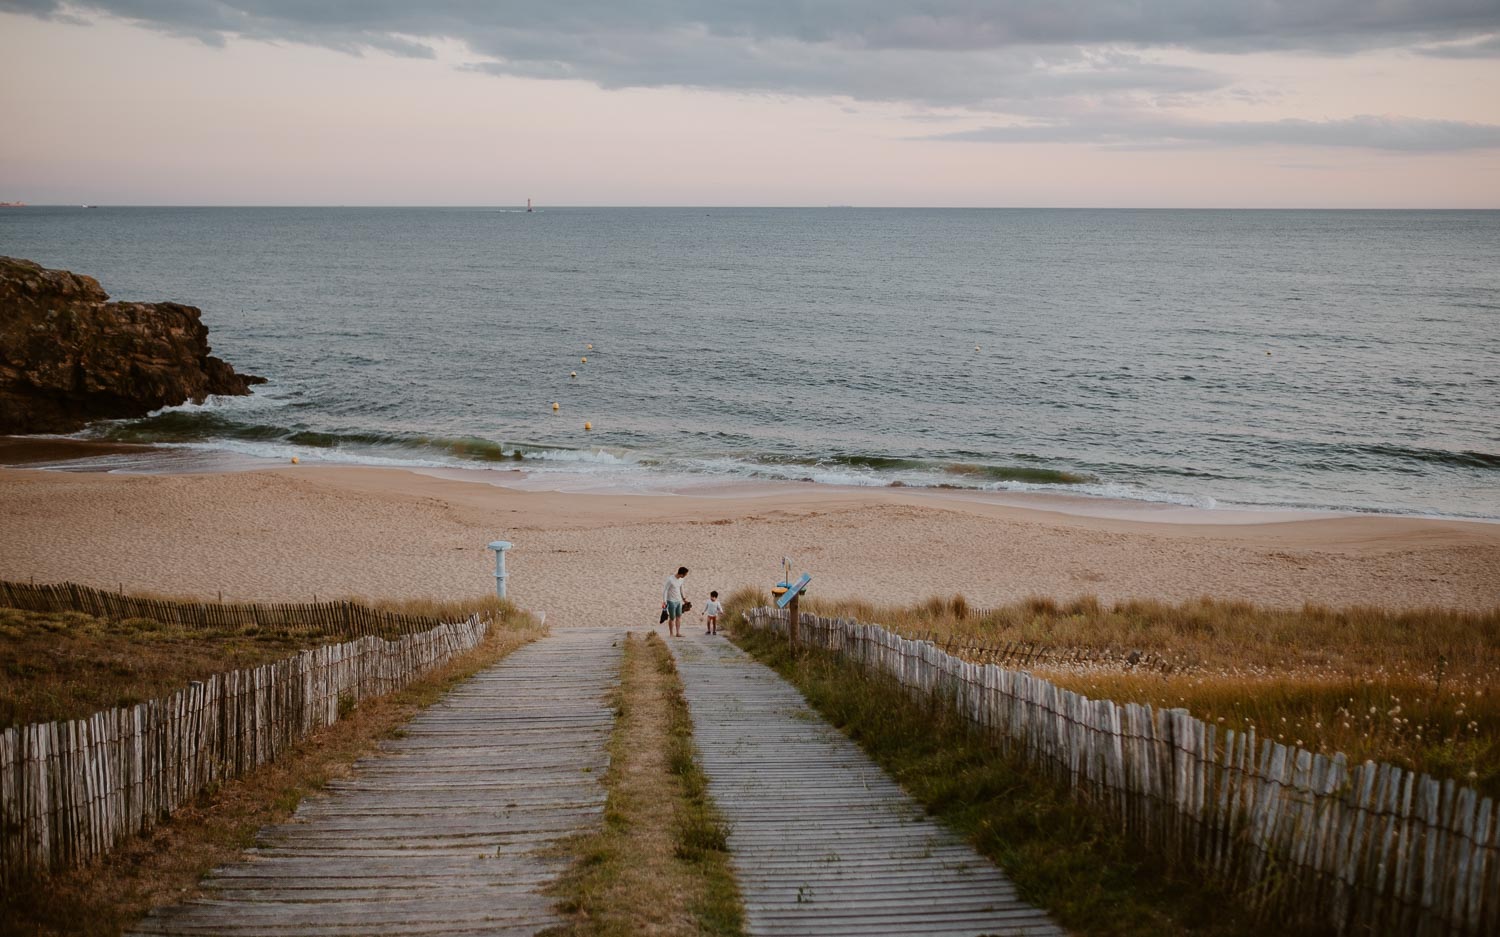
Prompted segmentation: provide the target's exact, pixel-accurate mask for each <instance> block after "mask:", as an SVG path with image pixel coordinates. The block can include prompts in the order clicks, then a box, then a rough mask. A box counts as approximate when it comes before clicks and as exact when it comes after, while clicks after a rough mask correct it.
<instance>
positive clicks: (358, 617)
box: [0, 581, 442, 638]
mask: <svg viewBox="0 0 1500 937" xmlns="http://www.w3.org/2000/svg"><path fill="white" fill-rule="evenodd" d="M0 607H6V608H20V609H25V610H27V611H32V612H84V613H86V614H89V615H93V616H94V617H96V618H109V619H115V620H119V619H125V618H149V619H152V620H153V621H160V622H165V623H167V624H173V625H180V626H183V627H188V628H243V627H246V626H250V625H254V626H258V627H261V628H266V629H270V630H277V631H287V632H293V633H299V634H306V633H317V634H336V635H341V636H345V637H350V638H354V637H363V636H365V635H378V636H380V637H385V638H395V637H400V636H401V635H403V634H415V633H417V632H420V631H428V630H430V629H432V628H435V627H437V626H438V625H439V624H442V622H440V621H438V619H436V618H429V617H426V616H422V615H401V614H397V613H394V612H385V611H380V610H379V609H374V608H370V607H369V606H368V605H361V604H359V603H358V602H301V603H242V604H233V603H231V604H223V603H215V602H180V601H175V600H171V599H147V598H140V597H138V596H133V595H124V594H122V593H118V592H110V591H108V590H105V589H95V588H94V587H92V586H81V585H78V584H77V583H74V582H60V583H25V582H3V581H0Z"/></svg>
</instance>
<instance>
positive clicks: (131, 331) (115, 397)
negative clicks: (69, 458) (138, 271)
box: [0, 257, 265, 434]
mask: <svg viewBox="0 0 1500 937" xmlns="http://www.w3.org/2000/svg"><path fill="white" fill-rule="evenodd" d="M198 315H199V312H198V310H197V309H196V308H194V307H192V306H183V305H181V304H179V303H112V302H109V295H108V294H107V293H105V292H104V290H103V289H101V288H100V286H99V281H97V280H95V279H94V278H93V277H86V276H82V275H81V274H77V273H69V272H68V271H66V270H48V269H46V268H45V267H42V266H41V265H39V264H35V263H32V262H31V261H29V260H17V259H14V258H11V257H0V433H11V434H24V433H66V432H71V431H73V430H76V429H78V428H80V427H82V426H83V425H84V424H85V423H88V422H89V421H91V420H98V419H108V418H121V417H136V416H144V415H145V414H147V413H150V412H151V411H152V410H156V409H158V408H160V407H167V406H175V405H176V404H180V403H185V402H187V401H189V400H191V401H194V402H198V403H201V402H202V401H203V399H204V398H206V397H208V396H209V395H210V394H248V393H250V385H252V384H261V383H264V382H265V378H260V377H255V376H253V375H249V374H237V373H235V370H234V368H232V367H230V366H229V364H228V363H226V362H224V361H221V360H220V359H218V358H215V357H213V356H212V355H210V354H209V351H210V349H209V347H208V327H207V326H205V325H204V324H203V323H202V322H201V321H200V320H199V318H198Z"/></svg>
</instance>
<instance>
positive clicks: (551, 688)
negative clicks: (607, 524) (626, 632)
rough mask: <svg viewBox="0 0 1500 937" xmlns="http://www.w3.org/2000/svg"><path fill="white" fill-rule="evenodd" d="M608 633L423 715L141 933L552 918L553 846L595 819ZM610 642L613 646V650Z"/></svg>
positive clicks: (480, 680) (538, 647)
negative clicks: (544, 891) (546, 892)
mask: <svg viewBox="0 0 1500 937" xmlns="http://www.w3.org/2000/svg"><path fill="white" fill-rule="evenodd" d="M620 643H621V642H620V640H619V636H618V632H606V631H602V630H597V629H587V630H584V629H574V630H567V631H560V632H555V633H553V634H552V635H549V636H548V637H545V638H543V639H541V640H540V641H538V642H536V643H535V644H532V645H529V646H527V647H524V648H521V649H520V650H518V651H516V652H514V653H513V654H511V655H510V656H509V657H507V658H506V659H505V660H503V661H501V662H500V664H498V665H497V666H495V667H494V668H492V669H490V670H488V671H486V672H484V673H482V674H480V675H479V676H477V677H475V678H474V679H473V680H471V681H469V682H468V683H466V684H464V685H463V686H461V687H460V688H459V689H458V690H456V691H455V692H454V693H452V694H450V695H449V696H448V697H447V698H446V699H444V700H443V701H442V702H440V703H437V704H436V705H434V706H432V707H430V708H428V709H427V710H425V711H424V712H422V713H421V714H420V715H418V716H417V717H416V718H415V719H413V720H412V721H411V723H409V724H408V725H407V727H406V733H405V735H404V737H403V738H400V739H396V740H392V741H390V742H387V743H385V744H384V745H383V746H382V747H383V751H382V753H381V754H379V755H376V756H374V757H371V758H368V759H365V760H363V761H361V762H360V763H359V764H358V766H357V767H356V770H355V772H354V774H353V775H352V776H351V777H349V778H348V779H346V780H343V781H338V782H335V783H334V784H332V785H330V788H329V792H328V795H327V796H322V797H317V798H313V799H310V800H308V801H305V802H304V803H303V804H302V806H301V807H300V808H299V809H298V811H297V813H296V816H295V817H294V818H293V819H292V821H291V822H289V823H286V824H284V825H281V826H276V827H270V828H267V829H265V830H262V831H261V834H260V838H259V846H258V848H256V849H254V850H252V851H251V853H250V854H249V855H248V857H247V858H246V859H245V861H243V862H240V863H237V864H235V865H232V866H229V867H226V868H222V869H219V870H217V871H216V872H215V873H214V874H213V875H211V876H210V877H209V879H208V881H207V882H206V883H205V884H206V887H207V888H209V889H210V893H209V895H208V896H207V897H205V898H202V899H198V900H194V901H191V902H189V903H186V904H183V905H178V906H176V907H173V908H167V909H163V910H159V911H157V912H154V913H153V914H152V915H151V916H150V917H148V918H147V919H146V920H145V921H143V922H142V923H141V925H140V926H139V928H137V930H136V931H135V933H136V934H141V935H147V934H151V935H164V934H175V935H183V934H198V935H206V934H224V935H251V934H267V935H270V934H274V935H280V937H291V935H335V934H343V935H354V934H371V935H377V934H378V935H385V934H422V935H435V934H532V933H535V932H536V931H537V930H539V929H541V928H542V927H546V926H548V925H550V924H554V923H560V920H559V919H558V918H557V917H556V916H555V915H554V914H553V913H552V910H551V901H550V900H549V899H547V898H546V897H544V896H542V895H541V894H539V890H540V888H541V887H543V886H545V885H546V884H548V883H549V882H551V881H552V880H553V879H554V878H556V877H557V875H558V874H560V873H561V872H562V871H563V870H564V869H565V868H566V866H567V860H566V858H560V857H555V856H550V855H548V854H547V852H546V850H547V847H549V846H550V845H552V844H553V843H555V842H556V841H557V840H558V839H560V838H561V837H563V836H566V835H568V834H570V833H573V832H574V831H577V830H579V829H582V828H586V827H589V826H592V825H593V824H595V823H597V822H598V820H599V816H600V814H601V813H602V811H603V807H604V788H603V784H602V780H603V777H604V773H605V770H606V769H607V767H608V756H607V745H608V741H609V736H610V732H611V730H612V728H613V726H614V713H613V712H612V711H611V709H610V708H609V705H608V700H607V696H608V694H609V690H610V689H611V688H612V687H613V686H614V685H615V683H616V682H617V681H618V679H619V671H620V666H619V664H620V654H621V648H620V646H619V645H620ZM612 645H614V646H612Z"/></svg>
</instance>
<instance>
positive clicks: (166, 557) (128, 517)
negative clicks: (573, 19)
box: [0, 465, 1500, 626]
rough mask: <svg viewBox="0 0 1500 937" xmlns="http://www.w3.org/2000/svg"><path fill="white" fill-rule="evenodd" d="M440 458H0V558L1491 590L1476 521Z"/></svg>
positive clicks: (942, 588) (561, 590)
mask: <svg viewBox="0 0 1500 937" xmlns="http://www.w3.org/2000/svg"><path fill="white" fill-rule="evenodd" d="M448 474H452V475H458V476H459V477H445V473H428V474H420V473H417V472H413V471H408V470H404V469H386V468H367V467H326V466H308V465H303V466H295V467H294V466H286V467H278V468H270V469H262V470H257V471H233V472H218V473H201V474H172V475H126V474H105V473H98V472H93V473H77V472H58V471H40V470H33V469H5V470H0V518H3V521H0V525H3V533H0V578H6V579H13V580H26V579H29V578H35V579H36V581H38V582H42V581H59V580H73V581H77V582H82V583H88V584H91V585H96V586H104V587H110V588H114V587H117V586H122V587H123V588H124V589H125V590H126V591H154V592H161V593H170V594H180V595H191V596H198V597H204V598H215V597H217V596H218V595H219V593H220V592H222V594H223V597H224V599H225V600H275V601H306V600H311V599H312V598H313V597H314V596H315V595H316V596H317V597H318V598H320V599H321V598H330V597H337V596H364V597H371V598H375V597H393V598H398V597H412V596H456V595H468V594H476V593H484V592H488V591H490V590H491V589H492V588H493V578H492V573H493V565H494V564H493V554H491V553H489V552H488V551H487V550H486V549H485V544H486V543H488V542H489V541H491V540H494V539H507V540H511V541H513V542H514V543H515V548H514V549H513V550H512V551H511V552H510V554H509V558H508V567H509V571H510V573H511V579H510V587H511V588H510V593H511V597H512V598H514V599H515V600H516V601H517V602H519V603H520V604H522V605H523V606H525V607H527V608H531V609H534V610H537V611H544V612H546V613H547V622H548V624H550V625H558V626H567V625H595V624H609V625H630V624H641V625H646V624H653V623H654V622H655V620H656V613H657V610H658V608H659V607H660V590H661V583H662V580H663V579H664V578H665V577H666V576H667V575H668V574H669V572H670V571H671V570H674V569H675V568H676V567H677V566H678V565H686V566H689V567H691V568H692V573H691V575H690V576H689V578H688V582H687V586H688V589H687V592H688V596H689V597H690V598H693V599H695V600H696V601H697V602H698V603H699V604H700V605H701V603H702V602H703V601H704V600H706V598H707V593H708V590H709V589H711V588H715V589H718V590H719V591H720V592H721V593H724V594H727V593H729V592H731V591H733V590H734V589H736V588H737V587H739V586H744V585H755V586H760V587H763V588H764V587H768V586H769V585H770V584H771V583H772V582H774V581H775V579H776V578H777V576H778V573H779V569H780V560H781V557H782V555H783V554H788V555H790V556H791V557H792V558H793V560H794V562H795V565H796V567H797V570H798V571H799V572H801V571H807V572H810V573H812V574H813V577H814V578H813V586H812V588H813V593H814V594H820V595H825V596H828V597H854V596H858V597H863V598H866V599H869V600H871V601H875V602H892V603H909V602H913V601H918V600H921V599H923V598H926V597H928V596H931V595H945V596H946V595H952V594H955V593H962V594H963V595H964V596H966V597H967V598H968V600H969V601H970V603H971V604H975V605H980V606H986V605H994V604H1000V603H1005V602H1010V601H1014V600H1016V599H1021V598H1024V597H1026V596H1029V595H1051V596H1054V597H1057V598H1070V597H1073V596H1078V595H1084V594H1093V595H1097V596H1098V597H1099V598H1100V599H1102V600H1104V601H1113V600H1118V599H1122V598H1130V597H1141V598H1155V599H1164V600H1170V601H1177V600H1183V599H1191V598H1195V597H1198V596H1205V595H1206V596H1213V597H1216V598H1226V599H1248V600H1252V601H1255V602H1261V603H1266V604H1270V605H1277V606H1296V605H1301V604H1302V603H1304V602H1315V603H1324V604H1330V605H1353V604H1366V605H1380V606H1386V607H1416V606H1429V605H1436V606H1449V607H1456V608H1465V609H1482V608H1491V607H1494V606H1496V605H1497V604H1500V524H1486V523H1471V522H1462V521H1449V520H1426V519H1421V518H1409V517H1382V516H1339V517H1309V518H1302V519H1292V520H1287V519H1283V518H1282V517H1281V516H1276V515H1272V516H1269V517H1268V518H1267V519H1264V520H1261V519H1258V518H1257V517H1256V516H1254V515H1243V514H1241V515H1234V514H1225V515H1224V516H1225V517H1226V518H1232V519H1233V520H1234V521H1235V522H1234V523H1201V522H1200V523H1181V522H1180V520H1181V517H1182V515H1181V512H1174V511H1158V512H1154V513H1153V512H1151V511H1149V510H1141V511H1138V512H1136V514H1135V515H1134V516H1087V515H1084V514H1079V513H1065V512H1067V511H1076V510H1078V508H1077V505H1075V504H1070V503H1067V502H1064V501H1057V502H1055V503H1053V504H1052V505H1051V506H1053V507H1056V508H1058V510H1039V509H1035V508H1034V507H1021V506H1017V503H1016V502H1015V500H1014V499H1010V500H1007V499H1004V498H987V497H984V496H977V495H968V496H959V495H955V494H952V493H945V492H934V491H920V490H913V489H839V488H831V487H828V486H818V485H812V484H792V483H788V484H783V485H771V486H759V487H757V488H754V489H751V488H720V489H716V490H713V491H705V492H701V493H696V494H608V493H594V494H579V493H559V492H555V491H529V490H515V489H513V488H508V487H502V486H501V485H503V484H507V483H510V482H512V481H515V482H520V481H522V476H521V475H520V474H519V473H505V472H483V473H468V475H469V476H474V477H478V476H483V477H484V478H485V479H487V480H489V481H490V482H492V483H488V484H486V483H481V482H477V481H474V480H469V479H468V478H466V477H464V475H463V473H448ZM497 483H498V484H497ZM1028 503H1030V504H1036V505H1041V506H1044V507H1045V506H1048V505H1049V503H1048V502H1046V501H1045V500H1037V499H1032V501H1031V502H1028ZM1096 513H1104V514H1108V513H1110V512H1109V511H1107V510H1104V511H1100V512H1096ZM1123 513H1124V514H1125V515H1129V514H1130V512H1128V511H1127V512H1123ZM1194 519H1195V520H1199V521H1202V520H1205V519H1206V520H1214V519H1215V518H1214V517H1213V516H1212V515H1210V514H1206V513H1204V512H1199V513H1198V514H1197V515H1196V516H1195V517H1194ZM694 623H696V620H694Z"/></svg>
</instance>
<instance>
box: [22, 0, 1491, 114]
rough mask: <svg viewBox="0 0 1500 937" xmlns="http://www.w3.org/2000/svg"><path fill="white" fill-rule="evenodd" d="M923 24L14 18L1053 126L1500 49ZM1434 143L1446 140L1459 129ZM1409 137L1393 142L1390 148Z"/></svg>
mask: <svg viewBox="0 0 1500 937" xmlns="http://www.w3.org/2000/svg"><path fill="white" fill-rule="evenodd" d="M915 6H917V5H916V4H913V3H912V2H911V0H719V2H710V0H640V2H626V0H572V2H568V0H498V2H497V0H425V2H412V0H318V2H306V0H76V2H73V3H64V2H63V0H0V9H3V10H7V11H11V12H19V13H27V14H31V15H35V16H50V17H53V18H58V17H62V16H67V15H72V14H75V13H78V12H92V13H102V14H106V15H110V16H114V17H118V18H121V19H123V20H126V21H129V22H132V23H137V24H140V25H143V26H146V27H148V28H153V29H157V30H160V31H163V32H167V33H170V34H173V35H179V36H186V37H191V38H194V39H197V40H199V41H202V42H208V43H214V44H222V43H223V42H224V41H225V39H226V38H227V37H244V38H248V39H252V40H264V41H273V42H274V41H290V42H300V43H307V44H312V45H319V46H325V47H329V48H334V49H339V50H343V51H346V52H350V53H355V54H358V53H359V52H360V51H362V50H366V49H379V50H383V51H386V52H390V53H393V54H396V55H403V56H424V57H427V56H432V55H433V54H434V53H433V49H432V46H431V45H430V44H429V43H433V42H437V41H442V40H456V41H458V42H461V43H462V44H464V45H465V46H466V47H467V48H468V49H469V50H471V51H472V53H473V55H474V58H475V61H474V62H473V63H472V64H471V65H469V66H467V67H469V68H472V69H475V70H479V71H484V72H489V73H493V74H497V75H510V76H520V77H530V78H546V79H575V80H580V81H588V82H592V83H595V84H597V85H599V86H601V87H606V88H621V87H672V86H676V87H689V88H702V89H709V90H734V91H754V92H769V93H784V94H799V95H829V96H843V97H849V98H853V99H856V100H867V101H893V102H904V103H910V104H914V105H918V106H926V107H950V106H958V107H966V108H974V109H983V110H990V111H996V112H1006V113H1011V114H1037V115H1056V114H1066V113H1069V112H1070V111H1071V109H1074V108H1076V107H1077V106H1078V105H1079V103H1080V101H1082V100H1083V99H1088V100H1089V101H1092V102H1094V103H1096V104H1097V103H1104V104H1110V105H1115V106H1118V105H1121V104H1122V103H1133V104H1135V105H1136V106H1139V105H1141V104H1143V103H1147V102H1150V103H1153V104H1155V105H1157V106H1159V107H1167V106H1171V105H1173V104H1174V103H1176V102H1179V101H1181V100H1183V98H1181V97H1178V96H1186V95H1201V94H1203V93H1205V92H1210V91H1218V90H1226V89H1228V87H1229V84H1230V82H1229V79H1228V78H1226V77H1225V76H1223V75H1219V74H1216V73H1213V72H1211V71H1207V70H1203V69H1197V68H1188V67H1181V66H1172V65H1165V64H1160V63H1153V62H1151V61H1149V60H1148V59H1147V58H1145V57H1144V56H1143V55H1142V49H1144V48H1150V47H1185V48H1198V49H1215V50H1236V51H1241V50H1255V49H1285V48H1296V49H1322V50H1328V49H1340V50H1347V49H1357V48H1367V47H1375V46H1391V45H1398V44H1400V45H1411V44H1413V43H1422V44H1425V45H1423V48H1424V49H1434V50H1441V49H1450V48H1458V47H1459V46H1455V45H1452V43H1462V42H1467V41H1469V40H1473V39H1474V38H1475V37H1488V36H1492V35H1494V34H1497V33H1500V0H1379V2H1373V0H1251V2H1244V0H1045V2H1042V0H924V2H923V3H922V4H921V5H920V10H919V11H917V10H914V7H915ZM1435 43H1446V44H1448V45H1434V44H1435ZM1470 45H1473V44H1472V43H1470ZM1464 48H1469V46H1464ZM1431 54H1446V53H1441V52H1432V53H1431ZM1123 99H1132V100H1131V101H1124V100H1123ZM1354 129H1357V128H1348V130H1349V132H1350V133H1352V132H1353V130H1354ZM1426 129H1428V130H1430V131H1433V132H1435V133H1439V134H1442V133H1444V130H1443V128H1442V127H1441V126H1430V127H1427V128H1426ZM1054 132H1057V131H1056V128H1054ZM1285 132H1287V133H1292V132H1293V131H1292V130H1286V131H1285ZM1395 136H1396V134H1395V133H1394V132H1392V131H1390V130H1389V129H1388V130H1387V131H1384V136H1383V137H1382V139H1384V138H1387V137H1390V138H1394V137H1395Z"/></svg>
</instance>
